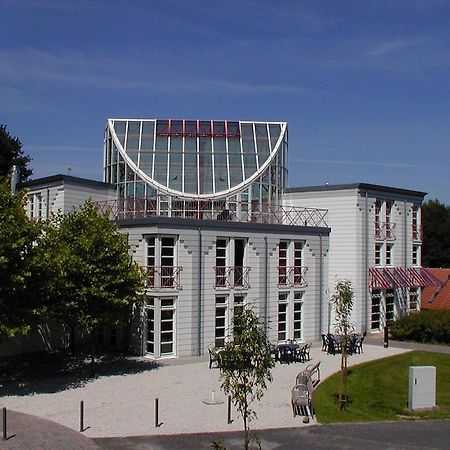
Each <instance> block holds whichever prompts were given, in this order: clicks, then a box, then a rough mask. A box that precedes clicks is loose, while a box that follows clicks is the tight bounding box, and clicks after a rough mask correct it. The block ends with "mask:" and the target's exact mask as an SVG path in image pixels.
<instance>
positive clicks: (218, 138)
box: [106, 119, 287, 199]
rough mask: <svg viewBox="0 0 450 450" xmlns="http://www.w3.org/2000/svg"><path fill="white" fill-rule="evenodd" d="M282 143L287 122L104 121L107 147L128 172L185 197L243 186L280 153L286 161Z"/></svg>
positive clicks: (217, 194)
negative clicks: (120, 159) (121, 161)
mask: <svg viewBox="0 0 450 450" xmlns="http://www.w3.org/2000/svg"><path fill="white" fill-rule="evenodd" d="M286 142H287V123H286V122H263V121H230V120H173V119H164V120H163V119H108V122H107V126H106V146H107V149H110V148H113V149H117V150H118V152H119V155H120V157H121V158H123V160H124V161H125V163H126V164H127V166H128V168H129V169H128V173H130V172H132V173H134V174H136V176H137V178H138V179H141V180H143V181H145V182H146V183H149V184H150V185H151V186H152V187H154V188H156V189H157V190H158V191H159V192H160V193H163V194H166V195H172V196H179V197H184V198H187V197H188V198H208V199H210V198H223V197H226V196H230V195H234V194H236V193H238V192H240V191H242V190H243V189H245V188H246V187H248V186H250V184H251V183H252V182H253V181H254V180H256V178H257V177H259V176H260V175H262V174H263V172H264V171H266V170H267V168H268V167H269V165H270V164H271V162H272V161H274V160H275V159H276V156H277V155H278V154H281V156H280V159H279V161H278V164H279V165H283V164H284V162H285V159H286V155H285V154H284V153H285V151H286V150H287V148H286V147H287V145H286ZM108 153H109V152H108V151H107V154H108ZM111 159H112V158H111ZM112 164H115V161H112Z"/></svg>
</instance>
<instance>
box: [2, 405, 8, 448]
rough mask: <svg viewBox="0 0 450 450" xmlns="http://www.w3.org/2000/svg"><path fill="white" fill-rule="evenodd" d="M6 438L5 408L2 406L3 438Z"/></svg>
mask: <svg viewBox="0 0 450 450" xmlns="http://www.w3.org/2000/svg"><path fill="white" fill-rule="evenodd" d="M7 439H8V433H7V432H6V408H5V407H3V440H4V441H6V440H7Z"/></svg>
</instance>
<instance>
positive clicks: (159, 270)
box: [144, 266, 183, 290]
mask: <svg viewBox="0 0 450 450" xmlns="http://www.w3.org/2000/svg"><path fill="white" fill-rule="evenodd" d="M144 270H145V272H146V278H147V288H149V289H176V290H180V289H182V286H181V282H180V273H181V271H182V270H183V268H182V267H181V266H146V267H144Z"/></svg>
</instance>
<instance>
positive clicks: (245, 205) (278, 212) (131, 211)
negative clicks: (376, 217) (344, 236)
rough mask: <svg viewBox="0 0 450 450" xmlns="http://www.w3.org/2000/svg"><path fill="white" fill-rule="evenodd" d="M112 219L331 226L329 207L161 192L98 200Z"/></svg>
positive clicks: (100, 206)
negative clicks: (164, 218)
mask: <svg viewBox="0 0 450 450" xmlns="http://www.w3.org/2000/svg"><path fill="white" fill-rule="evenodd" d="M97 204H98V207H99V209H100V211H101V212H102V213H104V212H107V213H108V214H109V218H110V219H111V220H124V219H142V218H147V217H155V216H156V217H178V218H185V219H198V220H222V221H229V222H250V223H262V224H271V225H291V226H307V227H328V225H327V215H328V211H327V210H326V209H318V208H301V207H296V206H286V205H276V204H268V203H260V202H258V201H254V202H252V201H243V200H242V201H238V200H231V199H221V200H196V199H185V198H182V197H169V196H167V195H158V196H154V197H126V198H119V199H115V200H108V201H102V202H98V203H97Z"/></svg>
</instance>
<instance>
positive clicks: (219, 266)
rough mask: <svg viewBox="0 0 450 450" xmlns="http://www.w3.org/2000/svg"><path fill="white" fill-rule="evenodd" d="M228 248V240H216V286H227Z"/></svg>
mask: <svg viewBox="0 0 450 450" xmlns="http://www.w3.org/2000/svg"><path fill="white" fill-rule="evenodd" d="M227 246H228V240H227V239H224V238H217V239H216V286H220V287H223V286H226V278H227V277H226V266H227Z"/></svg>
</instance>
